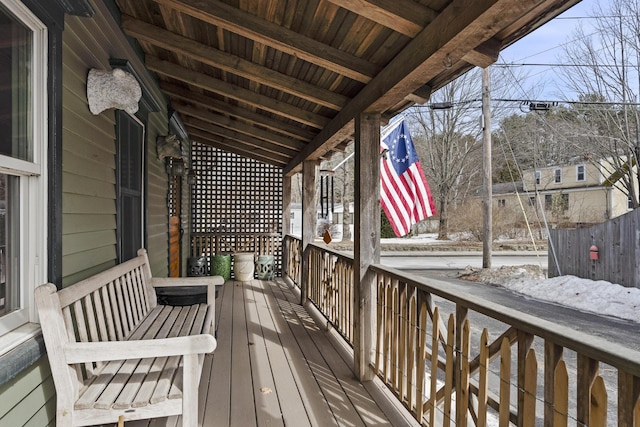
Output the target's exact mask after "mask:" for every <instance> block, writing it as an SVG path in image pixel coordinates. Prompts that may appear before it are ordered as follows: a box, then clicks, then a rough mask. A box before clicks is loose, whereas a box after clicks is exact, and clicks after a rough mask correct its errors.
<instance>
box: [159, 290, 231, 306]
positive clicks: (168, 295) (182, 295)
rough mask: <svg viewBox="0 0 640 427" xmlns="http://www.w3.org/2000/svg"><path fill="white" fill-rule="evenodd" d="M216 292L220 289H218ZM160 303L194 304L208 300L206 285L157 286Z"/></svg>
mask: <svg viewBox="0 0 640 427" xmlns="http://www.w3.org/2000/svg"><path fill="white" fill-rule="evenodd" d="M216 293H218V291H217V290H216ZM156 296H157V297H158V304H162V305H193V304H205V303H206V302H207V287H206V286H176V287H171V288H156Z"/></svg>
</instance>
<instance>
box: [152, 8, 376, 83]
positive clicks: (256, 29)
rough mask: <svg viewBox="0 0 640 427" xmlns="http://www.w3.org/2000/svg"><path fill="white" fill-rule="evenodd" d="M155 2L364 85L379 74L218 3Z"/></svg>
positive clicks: (368, 65)
mask: <svg viewBox="0 0 640 427" xmlns="http://www.w3.org/2000/svg"><path fill="white" fill-rule="evenodd" d="M154 1H155V2H157V3H159V4H162V5H163V6H167V7H170V8H172V9H175V10H177V11H179V12H182V13H184V14H187V15H190V16H193V17H194V18H197V19H200V20H202V21H204V22H207V23H209V24H211V25H215V26H218V27H222V28H224V29H226V30H227V31H230V32H232V33H235V34H238V35H241V36H243V37H246V38H248V39H251V40H254V41H255V42H257V43H261V44H264V45H266V46H270V47H272V48H274V49H277V50H279V51H282V52H284V53H287V54H289V55H292V56H294V57H296V58H300V59H303V60H305V61H308V62H310V63H312V64H315V65H317V66H319V67H322V68H325V69H327V70H330V71H333V72H335V73H338V74H340V75H343V76H345V77H349V78H350V79H353V80H357V81H359V82H362V83H368V82H369V81H371V79H372V78H373V76H375V75H376V74H377V73H378V71H379V67H377V66H376V65H375V64H371V63H370V62H368V61H366V60H364V59H362V58H359V57H357V56H354V55H351V54H349V53H346V52H343V51H341V50H339V49H336V48H334V47H332V46H329V45H326V44H324V43H321V42H319V41H317V40H314V39H312V38H310V37H306V36H303V35H301V34H299V33H296V32H295V31H292V30H289V29H288V28H286V27H283V26H280V25H278V24H276V23H273V22H269V21H267V20H266V19H262V18H260V17H257V16H255V15H251V14H249V13H246V12H243V11H241V10H239V9H237V8H234V7H232V6H230V5H228V4H226V3H223V2H220V1H217V0H154Z"/></svg>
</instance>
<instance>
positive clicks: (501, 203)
mask: <svg viewBox="0 0 640 427" xmlns="http://www.w3.org/2000/svg"><path fill="white" fill-rule="evenodd" d="M505 204H506V200H505V199H498V207H499V208H504V207H505Z"/></svg>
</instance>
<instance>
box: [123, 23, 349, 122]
mask: <svg viewBox="0 0 640 427" xmlns="http://www.w3.org/2000/svg"><path fill="white" fill-rule="evenodd" d="M122 28H123V30H124V31H125V33H126V34H127V35H128V36H131V37H134V38H136V39H138V40H139V41H144V42H147V43H151V44H153V45H154V46H157V47H161V48H163V49H166V50H169V51H172V52H175V53H176V54H179V55H185V56H187V57H189V58H191V59H194V60H196V61H198V62H202V63H203V64H207V65H209V66H211V67H215V68H218V69H220V70H223V71H226V72H229V73H232V74H235V75H238V76H240V77H245V78H247V79H249V80H251V81H254V82H257V83H260V84H263V85H267V86H270V87H272V88H274V89H278V90H281V91H283V92H286V93H289V94H291V95H294V96H297V97H299V98H302V99H305V100H307V101H310V102H313V103H315V104H318V105H322V106H324V107H328V108H332V109H334V110H339V109H340V108H342V107H343V106H344V105H346V103H347V102H348V101H349V98H347V97H346V96H342V95H340V94H338V93H335V92H331V91H329V90H326V89H322V88H319V87H317V86H314V85H312V84H309V83H307V82H305V81H303V80H299V79H296V78H294V77H291V76H288V75H286V74H282V73H279V72H277V71H275V70H272V69H271V68H267V67H263V66H262V65H258V64H254V63H253V62H251V61H247V60H245V59H242V58H240V57H238V56H234V55H230V54H228V53H226V52H223V51H220V50H218V49H215V48H213V47H211V46H207V45H205V44H202V43H198V42H197V41H195V40H192V39H189V38H187V37H184V36H181V35H178V34H175V33H172V32H170V31H167V30H165V29H163V28H160V27H157V26H155V25H151V24H148V23H146V22H144V21H140V20H138V19H135V18H132V17H130V16H127V15H124V16H123V17H122Z"/></svg>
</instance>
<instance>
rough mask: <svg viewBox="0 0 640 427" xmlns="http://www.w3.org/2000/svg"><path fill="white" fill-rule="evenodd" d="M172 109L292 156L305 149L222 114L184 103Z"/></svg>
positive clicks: (300, 143) (287, 139)
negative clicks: (277, 148) (260, 141)
mask: <svg viewBox="0 0 640 427" xmlns="http://www.w3.org/2000/svg"><path fill="white" fill-rule="evenodd" d="M171 107H172V108H173V109H174V110H176V111H177V112H179V113H180V115H181V116H182V117H185V116H191V117H195V118H198V119H200V120H204V121H206V122H208V123H211V124H213V125H217V126H221V127H225V128H229V129H235V130H236V131H237V132H240V133H243V134H245V135H247V136H249V137H252V138H257V139H261V140H264V141H265V142H269V143H271V144H272V145H273V146H274V147H283V148H285V149H288V150H290V151H291V154H293V153H295V152H296V151H297V150H300V149H301V148H303V147H304V144H303V143H302V142H298V141H296V140H295V139H291V138H286V137H283V136H279V135H276V134H273V133H272V132H269V131H267V130H263V129H260V128H257V127H255V126H251V125H248V124H246V123H243V122H239V121H238V120H233V119H230V118H228V117H225V116H222V115H220V114H215V113H211V112H209V111H206V110H203V109H201V108H196V107H192V106H190V105H187V104H185V103H182V102H172V103H171Z"/></svg>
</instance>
